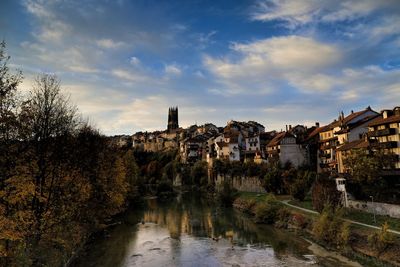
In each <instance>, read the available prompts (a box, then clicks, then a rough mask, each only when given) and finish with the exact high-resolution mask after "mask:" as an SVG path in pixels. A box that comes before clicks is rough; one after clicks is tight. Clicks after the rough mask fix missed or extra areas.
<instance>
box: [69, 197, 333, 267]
mask: <svg viewBox="0 0 400 267" xmlns="http://www.w3.org/2000/svg"><path fill="white" fill-rule="evenodd" d="M307 247H308V244H307V243H306V242H305V241H303V240H302V239H299V238H297V237H296V236H294V235H293V234H290V233H287V232H283V231H279V230H276V229H274V228H273V227H269V226H265V225H256V224H254V223H253V222H252V221H251V219H249V218H248V217H246V216H245V215H243V214H242V213H240V212H237V211H235V210H233V209H221V208H218V207H215V206H210V205H207V204H205V203H203V202H202V200H201V198H200V197H197V196H193V195H191V194H190V195H186V196H180V197H178V198H177V199H176V200H170V201H168V202H167V203H160V202H158V201H157V200H156V199H150V200H148V201H147V205H146V208H145V209H144V210H142V211H140V212H138V211H135V212H130V213H128V214H127V215H126V217H124V220H123V223H122V224H121V225H119V226H117V227H115V228H113V229H112V230H110V232H108V233H106V234H105V236H104V237H99V238H97V239H96V240H95V242H93V244H92V245H91V246H90V247H89V248H88V249H87V251H86V253H85V254H83V255H82V256H81V257H80V259H79V261H78V262H76V263H75V265H76V266H112V267H117V266H306V265H311V264H316V261H318V262H319V263H318V264H317V265H316V266H320V265H319V264H321V260H320V259H317V258H316V257H314V256H313V255H310V251H309V250H308V249H307ZM322 262H324V263H329V262H330V261H329V260H327V259H323V260H322ZM332 264H335V263H334V262H333V263H332ZM324 265H330V264H324ZM314 266H315V265H314ZM332 266H334V265H332ZM336 266H337V264H336Z"/></svg>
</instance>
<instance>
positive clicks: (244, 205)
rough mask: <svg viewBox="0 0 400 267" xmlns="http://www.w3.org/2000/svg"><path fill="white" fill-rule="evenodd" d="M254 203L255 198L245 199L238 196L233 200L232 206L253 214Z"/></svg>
mask: <svg viewBox="0 0 400 267" xmlns="http://www.w3.org/2000/svg"><path fill="white" fill-rule="evenodd" d="M256 203H257V202H256V200H255V199H246V198H242V197H239V198H237V199H235V201H234V202H233V206H234V207H235V208H237V209H239V210H241V211H243V212H246V213H249V214H254V213H255V206H256Z"/></svg>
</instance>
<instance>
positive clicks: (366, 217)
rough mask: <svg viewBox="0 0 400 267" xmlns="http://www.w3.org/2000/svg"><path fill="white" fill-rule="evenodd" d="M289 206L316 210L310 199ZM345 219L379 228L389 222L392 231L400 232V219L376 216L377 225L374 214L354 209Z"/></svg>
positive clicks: (347, 213) (347, 212)
mask: <svg viewBox="0 0 400 267" xmlns="http://www.w3.org/2000/svg"><path fill="white" fill-rule="evenodd" d="M289 204H292V205H294V206H298V207H301V208H304V209H309V210H314V208H313V206H312V201H311V199H309V198H306V199H305V200H304V201H299V200H291V201H290V202H289ZM344 218H346V219H349V220H353V221H356V222H360V223H365V224H370V225H375V226H378V227H380V226H382V224H384V223H385V222H387V223H388V224H389V228H390V229H393V230H396V231H400V219H397V218H391V217H389V216H382V215H376V223H374V215H373V214H372V213H368V212H365V211H359V210H354V209H346V214H345V215H344Z"/></svg>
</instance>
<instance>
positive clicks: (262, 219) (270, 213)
mask: <svg viewBox="0 0 400 267" xmlns="http://www.w3.org/2000/svg"><path fill="white" fill-rule="evenodd" d="M279 208H280V207H279V202H278V201H276V199H275V197H274V196H273V195H268V196H267V199H266V201H265V202H263V203H259V204H257V206H256V208H255V215H256V222H258V223H268V224H272V223H274V222H275V221H276V219H277V215H278V211H279Z"/></svg>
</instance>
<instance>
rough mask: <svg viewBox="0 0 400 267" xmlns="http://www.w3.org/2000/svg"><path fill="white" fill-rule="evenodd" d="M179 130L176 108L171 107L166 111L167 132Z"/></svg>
mask: <svg viewBox="0 0 400 267" xmlns="http://www.w3.org/2000/svg"><path fill="white" fill-rule="evenodd" d="M178 128H179V124H178V107H174V108H173V107H172V108H169V110H168V127H167V129H168V132H171V131H173V130H176V129H178Z"/></svg>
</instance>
